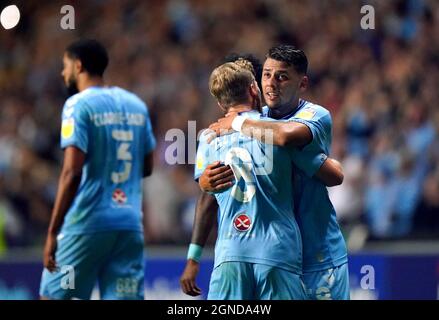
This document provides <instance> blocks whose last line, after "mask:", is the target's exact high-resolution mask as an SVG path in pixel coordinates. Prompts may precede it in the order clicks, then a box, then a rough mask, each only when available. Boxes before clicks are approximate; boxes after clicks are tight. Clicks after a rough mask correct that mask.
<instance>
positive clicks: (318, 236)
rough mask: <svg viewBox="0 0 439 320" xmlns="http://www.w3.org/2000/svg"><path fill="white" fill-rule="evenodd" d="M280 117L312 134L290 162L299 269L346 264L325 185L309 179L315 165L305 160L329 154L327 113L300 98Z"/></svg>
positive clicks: (329, 119)
mask: <svg viewBox="0 0 439 320" xmlns="http://www.w3.org/2000/svg"><path fill="white" fill-rule="evenodd" d="M263 116H267V117H269V116H270V112H269V109H268V107H264V108H263ZM280 120H281V121H286V120H288V121H296V122H300V123H303V124H305V125H306V126H308V128H309V129H310V130H311V132H312V135H313V140H312V142H310V143H309V144H308V145H306V146H305V147H304V148H303V149H302V150H301V151H300V152H296V154H295V157H296V161H295V162H294V163H293V180H294V188H293V189H294V194H293V198H294V210H295V214H296V217H297V222H298V225H299V227H300V231H301V234H302V241H303V271H304V272H312V271H320V270H325V269H328V268H331V267H336V266H339V265H341V264H343V263H346V262H347V249H346V243H345V241H344V238H343V235H342V233H341V230H340V227H339V225H338V222H337V217H336V212H335V209H334V207H333V205H332V203H331V200H330V199H329V196H328V191H327V189H326V186H325V185H324V184H323V183H322V182H321V181H320V180H318V179H316V178H313V175H314V174H315V173H316V172H317V170H318V166H316V165H315V164H313V163H312V161H310V160H309V159H313V158H314V157H315V155H316V154H319V153H325V154H326V155H328V154H329V153H330V146H331V139H332V132H331V131H332V120H331V115H330V113H329V111H328V110H327V109H325V108H323V107H322V106H319V105H316V104H313V103H311V102H308V101H305V100H300V102H299V106H298V107H297V108H296V109H294V111H292V113H291V114H289V115H286V116H285V117H283V118H282V119H280ZM299 159H300V160H299ZM297 160H299V161H297ZM316 169H317V170H316Z"/></svg>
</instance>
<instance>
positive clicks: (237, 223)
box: [233, 213, 251, 232]
mask: <svg viewBox="0 0 439 320" xmlns="http://www.w3.org/2000/svg"><path fill="white" fill-rule="evenodd" d="M233 226H234V227H235V229H236V230H238V231H241V232H243V231H247V230H248V229H250V227H251V220H250V218H249V216H247V215H246V214H243V213H240V214H238V216H236V218H235V219H234V220H233Z"/></svg>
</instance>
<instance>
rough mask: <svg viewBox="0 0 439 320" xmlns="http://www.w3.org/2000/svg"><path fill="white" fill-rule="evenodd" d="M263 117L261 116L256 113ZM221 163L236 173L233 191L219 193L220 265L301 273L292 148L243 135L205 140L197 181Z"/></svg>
mask: <svg viewBox="0 0 439 320" xmlns="http://www.w3.org/2000/svg"><path fill="white" fill-rule="evenodd" d="M252 116H253V117H256V116H257V117H258V118H259V113H253V112H252ZM217 160H220V161H222V162H224V164H226V165H230V166H231V167H232V169H233V172H234V175H235V178H236V181H235V184H234V185H233V187H231V188H229V189H228V190H226V191H224V192H222V193H217V194H215V197H216V199H217V202H218V204H219V209H220V213H219V217H218V239H217V243H216V247H215V266H218V265H220V264H221V263H222V262H226V261H241V262H249V263H261V264H266V265H271V266H275V267H280V268H284V269H287V270H290V271H292V272H295V273H298V274H300V273H301V267H302V265H301V263H302V242H301V237H300V232H299V228H298V226H297V223H296V220H295V218H294V213H293V206H292V201H291V192H292V182H291V170H292V169H291V168H292V166H291V156H290V153H289V151H288V149H286V148H280V147H276V146H273V145H268V144H263V143H260V142H259V141H257V140H256V139H251V138H248V137H246V136H244V135H241V134H240V133H237V132H236V133H233V134H231V135H226V136H222V137H219V138H216V139H215V140H213V141H212V142H211V143H210V144H207V143H206V142H205V141H204V140H201V141H200V146H199V148H198V152H197V166H196V174H195V177H196V178H197V177H198V176H199V175H200V174H201V173H202V172H203V171H204V168H205V165H207V164H210V163H212V162H214V161H217Z"/></svg>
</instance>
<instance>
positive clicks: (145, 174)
mask: <svg viewBox="0 0 439 320" xmlns="http://www.w3.org/2000/svg"><path fill="white" fill-rule="evenodd" d="M151 174H152V167H145V168H143V177H144V178H146V177H149V176H150V175H151Z"/></svg>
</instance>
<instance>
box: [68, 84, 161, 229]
mask: <svg viewBox="0 0 439 320" xmlns="http://www.w3.org/2000/svg"><path fill="white" fill-rule="evenodd" d="M62 117H63V121H62V129H61V147H62V148H66V147H68V146H75V147H77V148H79V149H81V150H82V151H83V152H84V153H86V161H85V164H84V168H83V172H82V179H81V183H80V186H79V189H78V192H77V194H76V196H75V199H74V202H73V204H72V206H71V207H70V209H69V211H68V213H67V215H66V218H65V221H64V224H63V228H62V230H61V232H62V233H64V234H67V233H70V234H81V233H90V232H98V231H106V230H138V231H142V230H143V228H142V223H141V218H142V213H141V202H142V184H141V181H142V177H143V163H144V157H145V155H147V154H148V153H150V152H151V151H152V150H153V149H154V147H155V144H156V142H155V138H154V135H153V133H152V128H151V122H150V119H149V115H148V109H147V107H146V105H145V104H144V103H143V102H142V101H141V100H140V99H139V98H138V97H137V96H136V95H134V94H132V93H130V92H128V91H126V90H123V89H121V88H118V87H92V88H88V89H86V90H84V91H82V92H81V93H79V94H76V95H74V96H72V97H71V98H69V99H68V100H67V101H66V104H65V106H64V110H63V116H62Z"/></svg>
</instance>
